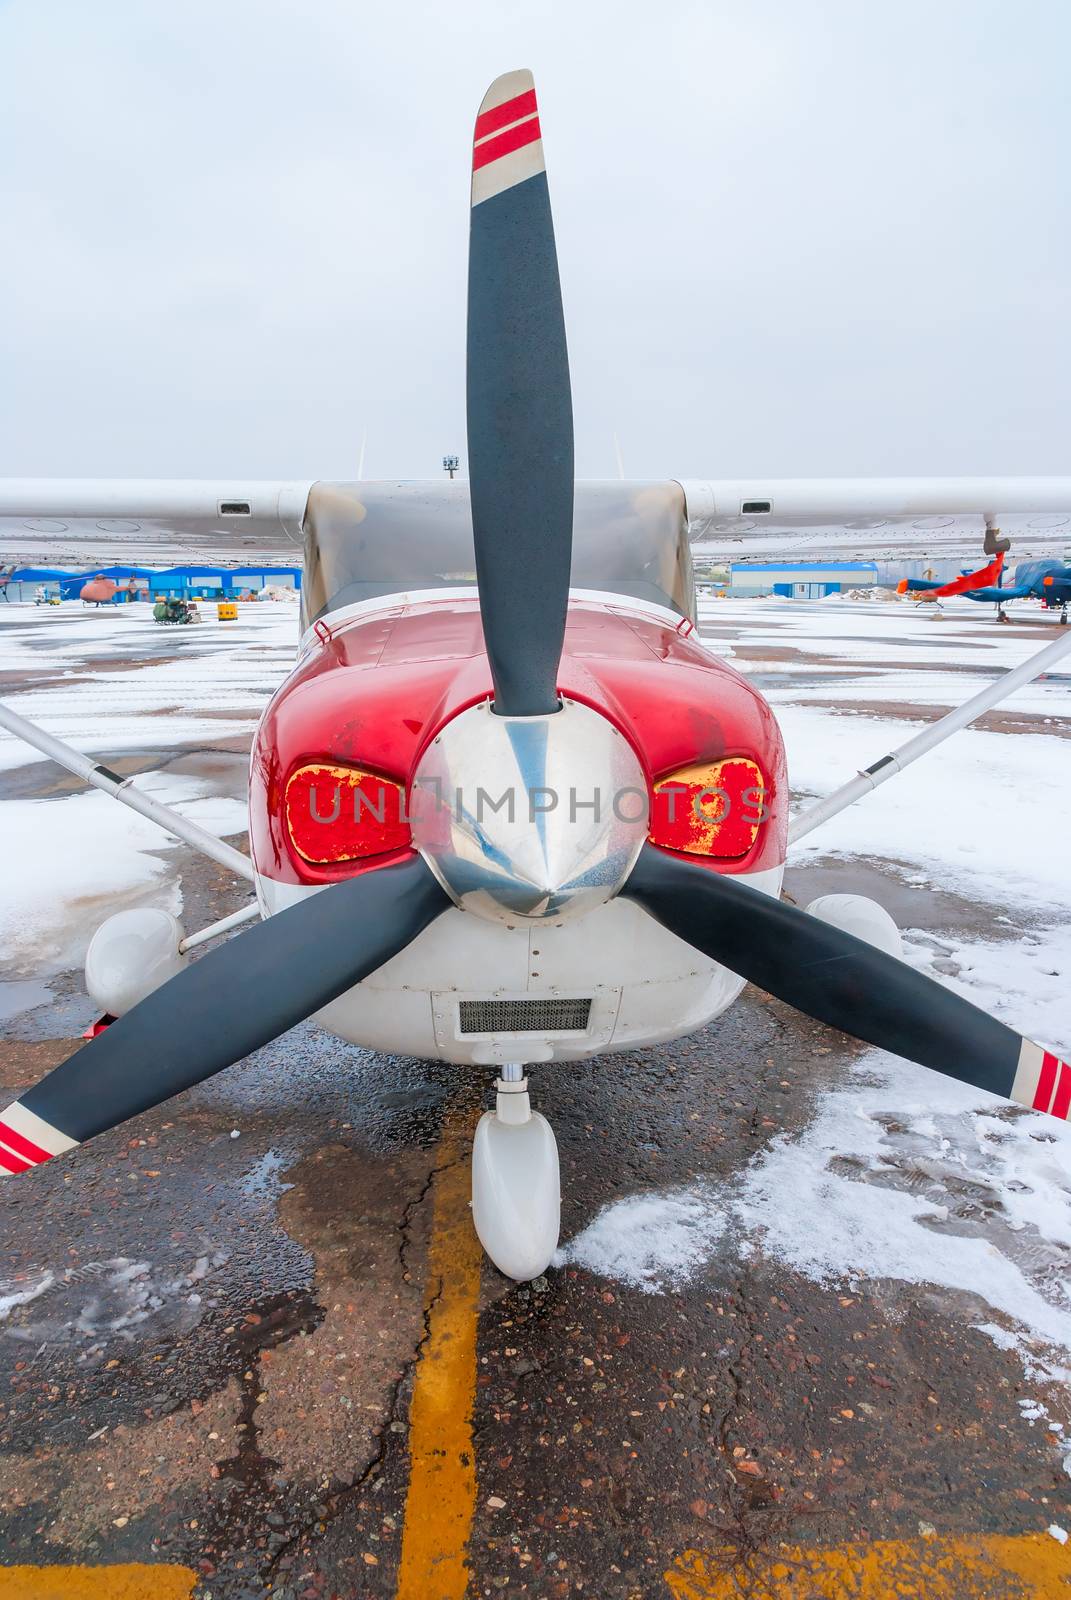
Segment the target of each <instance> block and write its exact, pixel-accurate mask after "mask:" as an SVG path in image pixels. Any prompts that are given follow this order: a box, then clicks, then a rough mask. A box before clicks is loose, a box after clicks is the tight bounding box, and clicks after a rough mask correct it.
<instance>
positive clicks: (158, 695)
mask: <svg viewBox="0 0 1071 1600" xmlns="http://www.w3.org/2000/svg"><path fill="white" fill-rule="evenodd" d="M297 641H298V611H297V607H296V606H295V605H285V604H275V605H272V604H262V605H244V606H240V607H239V611H238V620H237V621H236V622H218V621H216V619H215V617H214V615H213V608H211V607H210V606H208V605H206V607H205V620H204V621H203V622H201V623H199V624H197V625H195V626H192V627H173V626H172V627H165V626H162V625H161V624H158V623H155V622H153V619H152V607H151V606H149V605H147V604H141V603H135V604H133V605H125V604H124V605H122V606H111V607H100V608H99V609H97V610H93V611H87V610H86V609H85V608H84V607H82V606H81V604H80V603H78V602H73V601H72V602H65V603H64V604H63V605H62V606H57V607H52V608H47V609H46V608H39V607H35V606H33V605H6V606H5V605H0V675H6V674H8V673H21V674H23V675H25V676H27V677H30V678H33V679H34V680H38V681H36V682H34V683H33V684H32V686H30V687H27V688H16V689H14V690H12V689H6V690H4V692H3V699H4V701H5V703H6V704H7V705H9V706H10V707H11V709H12V710H13V711H17V712H18V713H19V715H20V716H24V717H28V718H29V719H30V720H31V721H32V722H39V723H40V724H41V725H42V726H43V727H44V728H45V729H46V731H47V732H49V733H51V734H54V735H55V737H56V738H57V739H63V740H65V741H66V742H67V743H69V744H73V745H74V746H75V747H76V748H77V749H79V750H83V751H87V752H88V751H101V750H108V751H110V752H111V753H112V754H113V755H118V754H120V753H122V752H123V751H125V750H139V749H153V748H158V747H159V746H160V745H161V744H166V745H167V746H168V747H174V746H178V745H189V744H198V743H200V742H202V741H203V740H204V739H205V736H206V729H208V730H209V731H210V735H211V738H212V739H213V740H215V739H225V738H231V737H235V736H241V735H251V734H252V732H253V729H254V728H255V726H256V722H257V718H258V717H259V715H260V712H261V710H262V709H263V707H264V705H265V704H266V703H267V701H268V699H269V698H270V696H271V695H272V694H273V693H274V692H275V690H276V688H278V686H279V684H280V683H281V681H282V679H283V678H284V677H285V676H286V674H287V673H288V672H289V671H290V669H291V667H292V666H293V664H294V658H295V654H296V651H297ZM0 681H2V676H0ZM206 713H207V714H208V716H209V717H210V721H206ZM44 759H45V758H44V756H41V755H38V753H37V752H36V751H35V750H32V749H30V747H29V746H28V745H24V744H23V743H22V742H21V741H20V740H18V739H16V738H15V737H14V736H13V735H11V734H9V733H7V732H6V730H4V729H0V772H3V771H7V770H10V769H11V768H12V767H18V766H23V765H25V764H27V763H29V762H33V761H43V760H44Z"/></svg>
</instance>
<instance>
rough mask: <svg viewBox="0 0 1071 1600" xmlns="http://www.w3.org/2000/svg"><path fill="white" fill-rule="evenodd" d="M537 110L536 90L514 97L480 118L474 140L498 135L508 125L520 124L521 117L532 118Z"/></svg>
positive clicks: (477, 120) (528, 90)
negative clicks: (500, 129)
mask: <svg viewBox="0 0 1071 1600" xmlns="http://www.w3.org/2000/svg"><path fill="white" fill-rule="evenodd" d="M535 109H536V94H535V90H534V89H526V90H525V91H524V93H523V94H518V95H514V97H513V99H512V100H503V102H502V104H501V105H500V106H492V107H491V109H490V111H484V112H483V113H482V114H481V115H480V116H478V117H477V118H476V132H475V134H474V135H473V138H475V139H486V137H487V135H488V134H489V133H497V132H498V130H499V128H504V127H505V126H506V125H507V123H510V122H519V121H520V119H521V117H530V116H531V115H532V112H533V111H534V110H535Z"/></svg>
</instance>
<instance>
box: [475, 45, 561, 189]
mask: <svg viewBox="0 0 1071 1600" xmlns="http://www.w3.org/2000/svg"><path fill="white" fill-rule="evenodd" d="M545 171H546V163H545V162H544V160H543V140H542V136H541V133H540V127H539V108H538V106H537V105H536V93H535V80H534V78H533V77H532V74H531V73H530V72H528V71H527V70H522V71H519V72H506V73H504V74H503V75H502V77H501V78H496V79H495V81H494V83H493V84H492V85H491V87H490V88H489V89H488V91H487V93H486V94H485V95H484V97H483V104H482V105H481V106H480V112H479V115H478V116H477V118H476V131H475V134H474V135H473V143H472V204H473V205H474V206H478V205H480V203H481V202H482V201H484V200H490V199H492V198H493V197H494V196H495V195H496V194H502V193H503V192H504V191H505V190H506V189H512V188H513V186H514V185H515V184H518V183H524V181H525V180H526V179H527V178H534V177H535V176H536V175H537V174H538V173H540V172H545Z"/></svg>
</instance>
